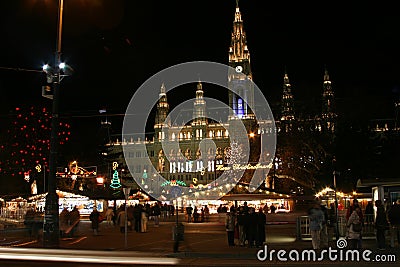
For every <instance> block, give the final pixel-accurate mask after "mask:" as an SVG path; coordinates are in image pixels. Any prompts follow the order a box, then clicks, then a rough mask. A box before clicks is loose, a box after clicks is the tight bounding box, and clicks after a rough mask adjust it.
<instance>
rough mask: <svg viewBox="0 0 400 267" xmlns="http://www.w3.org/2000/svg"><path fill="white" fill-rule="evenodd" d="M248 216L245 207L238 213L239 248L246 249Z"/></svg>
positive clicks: (241, 207)
mask: <svg viewBox="0 0 400 267" xmlns="http://www.w3.org/2000/svg"><path fill="white" fill-rule="evenodd" d="M245 224H246V215H245V213H244V209H243V206H240V207H239V211H238V213H237V225H238V230H239V246H241V247H244V245H245V243H246V229H245Z"/></svg>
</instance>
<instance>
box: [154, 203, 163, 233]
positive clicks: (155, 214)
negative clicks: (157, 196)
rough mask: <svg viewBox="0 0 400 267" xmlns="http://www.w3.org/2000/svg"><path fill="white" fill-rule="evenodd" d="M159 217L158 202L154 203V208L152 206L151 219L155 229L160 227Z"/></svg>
mask: <svg viewBox="0 0 400 267" xmlns="http://www.w3.org/2000/svg"><path fill="white" fill-rule="evenodd" d="M160 215H161V209H160V204H159V203H158V202H156V203H154V206H153V217H154V226H155V227H159V226H160Z"/></svg>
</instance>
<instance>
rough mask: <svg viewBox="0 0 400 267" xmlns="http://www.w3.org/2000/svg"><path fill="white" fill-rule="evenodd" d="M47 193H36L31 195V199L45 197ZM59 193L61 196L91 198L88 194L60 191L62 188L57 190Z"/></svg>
mask: <svg viewBox="0 0 400 267" xmlns="http://www.w3.org/2000/svg"><path fill="white" fill-rule="evenodd" d="M46 195H47V193H44V194H40V195H34V196H32V197H30V198H29V200H38V199H42V198H45V197H46ZM57 195H58V196H59V197H61V198H84V199H89V197H87V196H82V195H77V194H74V193H70V192H65V191H60V190H57Z"/></svg>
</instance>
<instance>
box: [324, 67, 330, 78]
mask: <svg viewBox="0 0 400 267" xmlns="http://www.w3.org/2000/svg"><path fill="white" fill-rule="evenodd" d="M324 81H329V73H328V69H327V68H326V65H325V73H324Z"/></svg>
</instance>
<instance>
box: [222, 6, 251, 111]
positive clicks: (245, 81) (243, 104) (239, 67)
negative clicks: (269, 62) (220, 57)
mask: <svg viewBox="0 0 400 267" xmlns="http://www.w3.org/2000/svg"><path fill="white" fill-rule="evenodd" d="M246 38H247V37H246V32H245V30H244V26H243V20H242V15H241V13H240V10H239V1H236V10H235V16H234V20H233V29H232V33H231V45H230V47H229V66H230V67H232V68H233V69H234V71H232V73H229V77H228V80H229V85H228V86H229V87H230V88H231V89H232V91H230V92H229V106H230V107H231V114H230V117H231V118H234V117H235V116H238V117H240V118H243V119H245V118H246V119H249V118H254V88H253V85H252V82H251V81H252V80H253V76H252V72H251V68H250V52H249V49H248V47H247V39H246Z"/></svg>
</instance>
